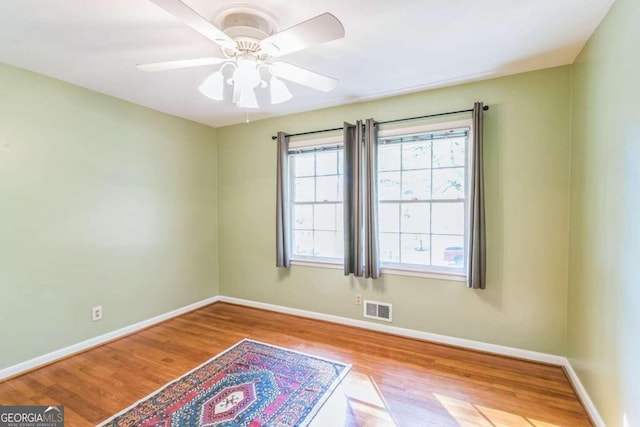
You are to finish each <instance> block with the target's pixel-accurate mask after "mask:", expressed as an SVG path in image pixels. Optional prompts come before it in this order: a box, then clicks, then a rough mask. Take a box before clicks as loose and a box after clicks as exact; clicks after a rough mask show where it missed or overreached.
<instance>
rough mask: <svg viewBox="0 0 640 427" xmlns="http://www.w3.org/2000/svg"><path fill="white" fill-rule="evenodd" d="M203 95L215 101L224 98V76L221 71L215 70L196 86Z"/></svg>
mask: <svg viewBox="0 0 640 427" xmlns="http://www.w3.org/2000/svg"><path fill="white" fill-rule="evenodd" d="M198 89H199V90H200V92H202V94H203V95H205V96H208V97H209V98H211V99H215V100H216V101H222V100H223V99H224V77H223V76H222V72H221V71H216V72H215V73H213V74H211V75H210V76H209V77H207V78H206V79H205V81H204V82H202V84H201V85H200V87H198Z"/></svg>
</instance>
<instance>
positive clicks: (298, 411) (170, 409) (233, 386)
mask: <svg viewBox="0 0 640 427" xmlns="http://www.w3.org/2000/svg"><path fill="white" fill-rule="evenodd" d="M350 369H351V365H347V364H344V363H339V362H334V361H331V360H327V359H324V358H321V357H316V356H312V355H308V354H303V353H299V352H296V351H292V350H287V349H284V348H280V347H275V346H272V345H269V344H264V343H260V342H257V341H253V340H249V339H245V340H242V341H240V342H239V343H237V344H236V345H234V346H233V347H231V348H229V349H227V350H225V351H224V352H222V353H220V354H219V355H217V356H215V357H214V358H212V359H210V360H209V361H207V362H205V363H204V364H202V365H200V366H199V367H197V368H195V369H194V370H192V371H191V372H188V373H187V374H185V375H183V376H182V377H180V378H178V379H177V380H175V381H173V382H171V383H169V384H167V385H166V386H164V387H163V388H161V389H160V390H158V391H156V392H154V393H153V394H151V395H150V396H148V397H146V398H144V399H142V400H140V401H139V402H137V403H135V404H133V405H132V406H130V407H129V408H127V409H125V410H124V411H122V412H120V413H119V414H116V415H114V416H113V417H111V418H109V419H108V420H106V421H104V422H103V423H101V424H100V426H109V427H116V426H117V427H123V426H144V427H151V426H158V427H170V426H215V427H231V426H234V427H235V426H248V427H259V426H269V427H276V426H277V427H279V426H306V425H307V424H309V422H310V421H311V420H312V419H313V417H314V416H315V415H316V414H317V412H318V410H319V409H320V408H321V407H322V405H323V403H324V402H325V401H326V400H327V399H328V398H329V396H330V395H331V393H332V392H333V391H334V390H335V388H336V387H337V386H338V384H339V383H340V381H342V379H343V378H344V377H345V376H346V375H347V373H348V372H349V370H350Z"/></svg>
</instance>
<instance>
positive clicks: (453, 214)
mask: <svg viewBox="0 0 640 427" xmlns="http://www.w3.org/2000/svg"><path fill="white" fill-rule="evenodd" d="M431 209H432V212H431V213H432V215H433V217H432V220H431V221H432V223H431V230H432V232H433V233H438V234H464V202H460V203H434V204H433V206H432V208H431Z"/></svg>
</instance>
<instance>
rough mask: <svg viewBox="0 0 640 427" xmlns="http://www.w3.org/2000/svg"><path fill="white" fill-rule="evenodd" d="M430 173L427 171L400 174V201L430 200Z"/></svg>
mask: <svg viewBox="0 0 640 427" xmlns="http://www.w3.org/2000/svg"><path fill="white" fill-rule="evenodd" d="M430 173H431V171H430V170H429V169H427V170H417V171H408V172H402V200H425V199H428V198H430V193H431V192H430V188H429V187H430V179H431V177H430Z"/></svg>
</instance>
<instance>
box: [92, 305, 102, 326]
mask: <svg viewBox="0 0 640 427" xmlns="http://www.w3.org/2000/svg"><path fill="white" fill-rule="evenodd" d="M91 320H93V321H94V322H96V321H98V320H102V306H101V305H96V306H95V307H93V308H91Z"/></svg>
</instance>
